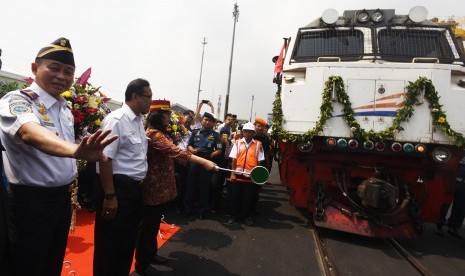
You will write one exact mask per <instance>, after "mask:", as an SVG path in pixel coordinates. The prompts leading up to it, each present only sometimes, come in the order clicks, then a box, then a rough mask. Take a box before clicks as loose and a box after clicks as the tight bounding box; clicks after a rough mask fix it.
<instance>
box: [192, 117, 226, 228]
mask: <svg viewBox="0 0 465 276" xmlns="http://www.w3.org/2000/svg"><path fill="white" fill-rule="evenodd" d="M215 122H216V118H215V116H214V115H213V114H212V113H209V112H205V113H204V114H203V116H202V120H201V124H202V128H201V129H196V130H194V131H193V132H192V135H191V137H190V138H189V142H188V146H187V150H188V151H189V152H191V153H192V154H195V155H197V156H200V157H202V158H205V159H208V160H212V159H215V158H216V157H218V156H219V155H220V154H221V141H220V134H219V133H218V132H216V131H214V130H213V126H214V125H215ZM187 170H188V175H187V185H186V196H185V198H184V207H185V213H186V215H190V214H191V213H192V211H193V209H194V201H195V194H196V190H197V189H196V188H197V187H199V190H200V196H199V203H200V206H199V218H200V219H203V218H204V217H205V213H206V211H207V207H208V201H209V195H210V187H211V185H212V184H211V183H212V172H211V171H207V170H205V169H204V168H203V167H202V166H200V165H197V164H191V163H189V165H188V168H187Z"/></svg>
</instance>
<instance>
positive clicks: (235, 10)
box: [224, 3, 239, 116]
mask: <svg viewBox="0 0 465 276" xmlns="http://www.w3.org/2000/svg"><path fill="white" fill-rule="evenodd" d="M233 18H234V27H233V36H232V45H231V59H230V60H229V76H228V89H227V90H226V102H225V104H224V116H226V114H228V107H229V91H230V88H231V72H232V62H233V53H234V36H235V34H236V22H237V21H238V20H239V6H238V5H237V3H235V4H234V10H233Z"/></svg>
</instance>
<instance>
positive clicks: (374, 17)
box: [371, 10, 384, 23]
mask: <svg viewBox="0 0 465 276" xmlns="http://www.w3.org/2000/svg"><path fill="white" fill-rule="evenodd" d="M383 19H384V14H383V12H382V11H380V10H377V11H375V12H374V13H373V14H372V15H371V21H373V22H375V23H379V22H381V21H383Z"/></svg>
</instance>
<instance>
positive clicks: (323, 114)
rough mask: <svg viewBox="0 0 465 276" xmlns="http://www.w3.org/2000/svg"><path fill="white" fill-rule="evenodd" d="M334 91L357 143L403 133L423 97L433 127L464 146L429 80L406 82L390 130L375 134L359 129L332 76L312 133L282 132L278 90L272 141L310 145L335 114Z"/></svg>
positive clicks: (336, 78)
mask: <svg viewBox="0 0 465 276" xmlns="http://www.w3.org/2000/svg"><path fill="white" fill-rule="evenodd" d="M333 86H334V88H335V93H336V99H337V101H338V102H340V103H342V105H343V116H342V118H343V119H344V121H345V122H346V123H347V125H348V126H349V127H350V130H351V131H352V133H353V137H355V138H357V139H364V140H371V141H383V140H384V139H393V137H394V134H396V133H399V132H401V131H403V130H404V129H403V128H402V126H401V124H402V123H403V122H406V121H408V119H409V118H410V117H412V116H413V114H414V111H415V108H414V107H415V105H416V104H420V101H419V100H418V98H419V97H424V98H425V99H426V100H427V101H428V103H429V109H430V112H431V117H432V120H433V121H432V123H433V125H434V126H437V127H440V128H441V131H442V132H443V133H444V134H445V135H447V136H449V137H450V138H451V139H452V140H453V141H454V144H455V145H456V146H458V147H464V146H465V138H464V137H463V134H462V133H459V132H456V131H454V130H453V129H452V128H451V127H450V124H449V122H448V121H447V116H446V113H445V112H444V111H443V110H442V105H441V104H439V98H440V97H439V96H438V93H437V91H436V89H435V88H434V85H433V83H432V82H431V80H429V79H427V78H425V77H420V78H418V79H417V80H416V81H415V82H409V84H408V86H407V87H406V90H407V93H406V94H405V99H404V102H403V106H402V108H400V109H398V110H397V115H396V117H395V118H394V120H393V123H392V126H390V127H388V128H386V129H385V130H382V131H380V132H374V131H373V130H370V131H365V129H363V128H361V127H360V124H359V123H358V122H357V120H356V119H355V112H354V110H353V109H352V103H351V102H350V98H349V95H347V93H346V91H345V88H344V81H343V80H342V78H341V77H339V76H331V77H329V79H328V80H327V81H326V82H325V87H324V90H323V93H322V98H323V101H322V104H321V106H320V118H319V120H318V121H317V122H316V125H315V127H314V128H313V129H309V130H308V131H307V132H305V133H303V134H293V133H290V132H288V131H287V130H284V129H283V126H282V125H283V120H284V119H283V111H282V102H281V88H278V91H277V92H276V96H275V100H274V102H273V117H272V122H273V136H274V137H275V138H281V139H283V140H287V141H291V142H294V143H302V142H308V141H311V140H312V138H313V137H314V136H315V135H317V134H318V133H321V132H323V129H324V126H325V124H326V121H327V120H328V119H329V118H331V117H332V116H333V115H332V112H333V111H334V109H333V105H332V97H331V93H332V90H333ZM423 93H424V94H423Z"/></svg>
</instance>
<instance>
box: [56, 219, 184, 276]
mask: <svg viewBox="0 0 465 276" xmlns="http://www.w3.org/2000/svg"><path fill="white" fill-rule="evenodd" d="M94 219H95V213H88V212H86V211H79V212H78V214H77V223H76V231H74V233H73V234H71V233H70V234H69V237H68V246H67V247H66V253H65V263H64V265H63V271H62V273H61V275H62V276H68V275H73V276H74V275H75V276H91V275H92V258H93V254H94ZM178 230H179V227H177V226H172V225H168V224H164V223H161V225H160V232H161V234H162V236H163V238H160V235H158V237H157V238H158V248H160V247H162V246H163V244H165V242H166V241H167V240H168V239H169V238H170V237H171V236H173V235H174V234H175V233H176V232H177V231H178ZM132 266H133V268H132V270H134V262H133V264H132ZM72 271H74V274H73V272H72Z"/></svg>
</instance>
